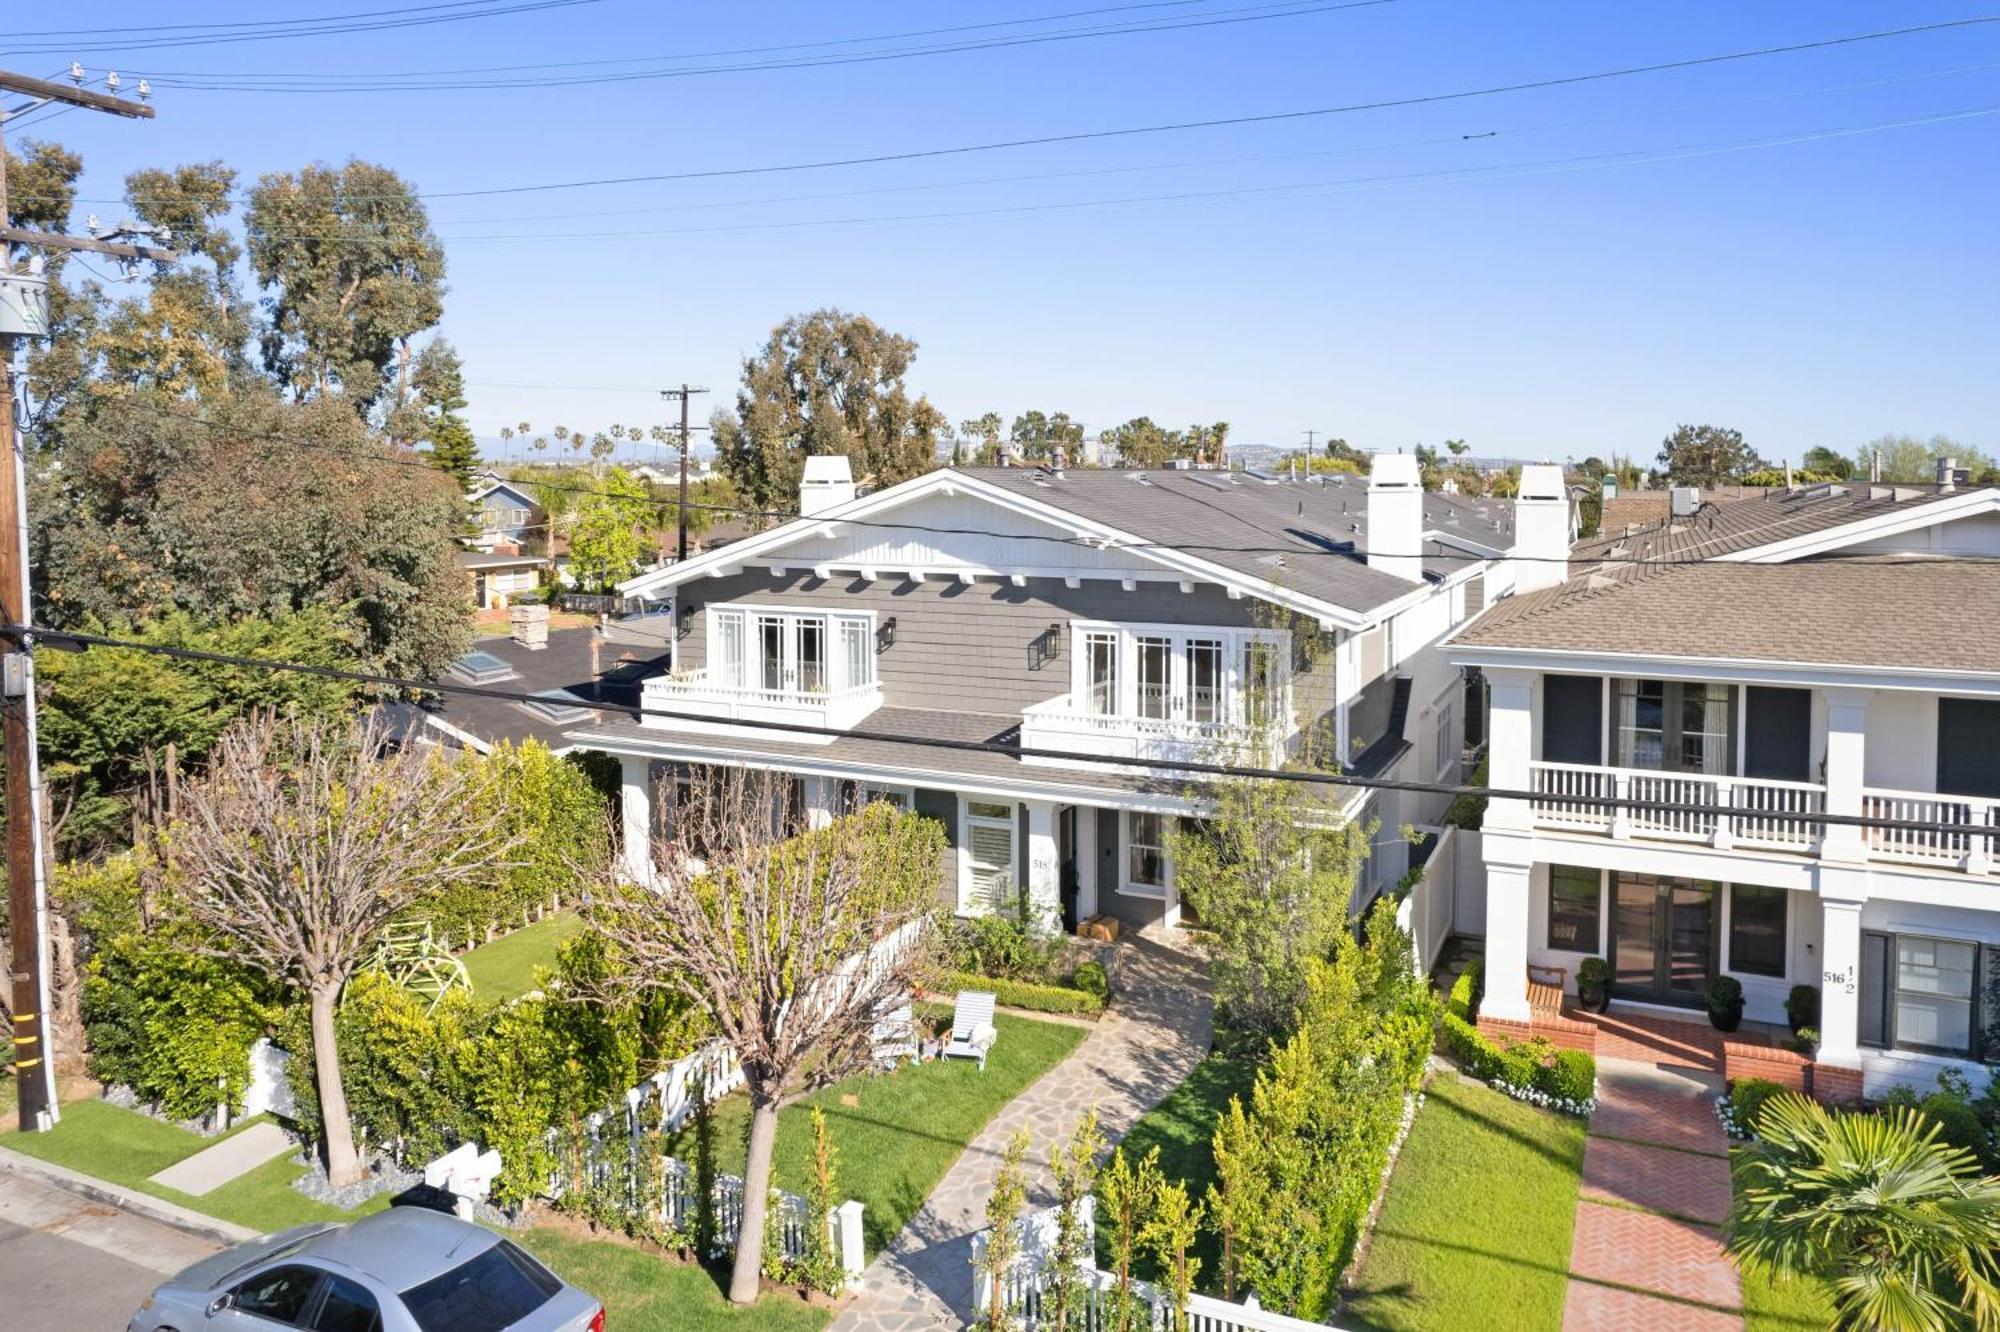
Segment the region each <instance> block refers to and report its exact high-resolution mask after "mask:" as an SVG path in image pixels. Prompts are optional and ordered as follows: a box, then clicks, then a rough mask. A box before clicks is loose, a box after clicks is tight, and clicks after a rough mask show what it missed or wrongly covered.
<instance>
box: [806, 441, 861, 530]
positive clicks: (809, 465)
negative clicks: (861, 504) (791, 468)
mask: <svg viewBox="0 0 2000 1332" xmlns="http://www.w3.org/2000/svg"><path fill="white" fill-rule="evenodd" d="M853 498H854V473H853V472H852V471H851V470H850V469H849V468H848V465H847V455H846V454H844V453H815V454H813V455H812V456H811V457H809V458H807V459H806V473H805V475H804V476H803V477H801V478H800V479H799V513H800V514H801V515H803V516H804V517H807V518H810V517H812V516H813V515H814V514H816V513H825V512H826V511H827V510H828V509H831V508H833V507H834V506H836V505H840V504H845V503H847V502H848V501H849V500H851V499H853Z"/></svg>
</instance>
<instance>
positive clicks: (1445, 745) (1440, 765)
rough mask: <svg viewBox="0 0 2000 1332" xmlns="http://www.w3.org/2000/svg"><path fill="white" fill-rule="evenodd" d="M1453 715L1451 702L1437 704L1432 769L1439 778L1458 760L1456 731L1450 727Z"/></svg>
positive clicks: (1447, 772) (1448, 771)
mask: <svg viewBox="0 0 2000 1332" xmlns="http://www.w3.org/2000/svg"><path fill="white" fill-rule="evenodd" d="M1454 715H1455V714H1454V713H1453V711H1452V707H1451V704H1449V703H1440V704H1438V708H1437V727H1436V731H1435V741H1434V745H1435V749H1434V751H1433V752H1434V754H1435V760H1434V761H1435V763H1436V767H1435V769H1434V771H1435V772H1436V773H1437V775H1438V776H1439V777H1440V778H1442V777H1444V776H1446V775H1447V774H1449V773H1450V772H1451V770H1452V767H1453V765H1455V764H1456V763H1457V762H1458V733H1457V731H1456V730H1454V729H1453V727H1452V720H1453V717H1454Z"/></svg>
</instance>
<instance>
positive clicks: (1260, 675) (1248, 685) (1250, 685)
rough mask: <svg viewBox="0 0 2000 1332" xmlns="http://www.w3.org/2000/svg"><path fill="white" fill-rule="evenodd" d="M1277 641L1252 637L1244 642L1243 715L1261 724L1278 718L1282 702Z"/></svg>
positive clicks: (1251, 722) (1258, 724) (1254, 724)
mask: <svg viewBox="0 0 2000 1332" xmlns="http://www.w3.org/2000/svg"><path fill="white" fill-rule="evenodd" d="M1281 661H1282V659H1281V658H1280V657H1279V656H1278V645H1277V644H1276V643H1271V642H1266V641H1264V640H1262V639H1256V638H1252V639H1249V640H1248V641H1246V642H1245V643H1244V644H1243V719H1244V721H1245V722H1247V723H1248V724H1249V725H1251V726H1264V725H1268V724H1269V723H1271V722H1274V721H1276V720H1277V719H1278V710H1279V708H1280V706H1281V705H1282V704H1283V702H1284V677H1283V676H1282V674H1281V673H1280V668H1281Z"/></svg>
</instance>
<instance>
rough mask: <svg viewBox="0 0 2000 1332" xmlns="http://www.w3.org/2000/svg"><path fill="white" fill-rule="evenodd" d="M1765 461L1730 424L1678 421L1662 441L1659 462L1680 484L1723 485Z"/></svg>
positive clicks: (1742, 475)
mask: <svg viewBox="0 0 2000 1332" xmlns="http://www.w3.org/2000/svg"><path fill="white" fill-rule="evenodd" d="M1763 465H1764V464H1763V460H1762V459H1760V458H1759V457H1758V456H1757V451H1756V450H1755V449H1753V448H1751V447H1750V446H1749V445H1748V444H1746V443H1744V442H1743V433H1742V432H1741V431H1739V430H1731V429H1729V428H1728V427H1727V426H1715V425H1679V426H1675V427H1674V430H1673V433H1672V434H1670V435H1668V436H1667V437H1666V438H1665V439H1663V440H1661V441H1660V466H1661V467H1662V468H1663V469H1664V470H1665V471H1666V473H1667V475H1668V477H1670V478H1671V479H1672V480H1674V481H1675V482H1677V483H1678V484H1681V485H1687V486H1716V485H1722V484H1724V483H1726V482H1731V481H1738V480H1741V479H1742V478H1743V477H1744V475H1746V474H1747V473H1750V472H1754V471H1756V470H1757V469H1758V468H1759V467H1762V466H1763Z"/></svg>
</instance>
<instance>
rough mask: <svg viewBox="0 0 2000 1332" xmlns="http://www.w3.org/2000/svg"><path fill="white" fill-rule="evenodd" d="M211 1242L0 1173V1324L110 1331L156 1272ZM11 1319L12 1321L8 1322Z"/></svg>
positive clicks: (204, 1252)
mask: <svg viewBox="0 0 2000 1332" xmlns="http://www.w3.org/2000/svg"><path fill="white" fill-rule="evenodd" d="M217 1247H218V1246H217V1245H214V1244H211V1243H210V1242H208V1241H207V1240H201V1239H196V1238H194V1237H193V1236H191V1235H187V1234H183V1233H182V1232H181V1231H178V1230H175V1229H173V1228H171V1227H169V1226H163V1225H161V1224H160V1223H159V1222H157V1221H150V1220H147V1219H146V1218H145V1217H141V1216H134V1215H132V1214H131V1213H129V1212H122V1211H119V1210H118V1209H117V1208H115V1207H111V1206H107V1205H106V1204H104V1203H99V1202H92V1201H91V1200H90V1199H88V1198H83V1197H80V1196H78V1195H77V1194H74V1193H70V1192H68V1191H66V1190H64V1189H59V1188H56V1187H54V1186H52V1185H48V1184H44V1183H42V1182H41V1181H40V1180H36V1179H31V1178H29V1177H28V1176H25V1175H22V1174H20V1173H18V1172H15V1171H0V1291H4V1292H6V1301H7V1310H8V1312H7V1315H6V1318H5V1319H4V1320H0V1321H5V1322H6V1323H7V1324H8V1326H11V1327H20V1328H22V1329H23V1332H26V1329H29V1328H50V1329H54V1328H62V1329H65V1332H68V1329H72V1328H73V1329H76V1332H97V1330H98V1329H105V1330H106V1332H118V1330H119V1329H121V1328H123V1327H124V1326H125V1324H126V1322H127V1321H128V1320H129V1319H130V1318H131V1317H132V1312H133V1310H135V1309H137V1308H138V1307H139V1301H141V1300H143V1299H145V1298H146V1295H147V1293H148V1292H149V1291H151V1290H152V1289H153V1287H154V1286H157V1285H158V1284H159V1283H160V1279H161V1278H162V1277H166V1276H170V1275H172V1274H173V1273H175V1272H178V1271H180V1270H181V1269H182V1268H183V1267H186V1266H187V1265H188V1264H189V1263H192V1262H194V1261H195V1260H196V1259H199V1258H205V1257H207V1256H208V1255H209V1254H211V1253H214V1252H215V1251H216V1249H217ZM17 1317H18V1318H19V1319H20V1320H21V1321H20V1322H18V1323H16V1322H14V1321H13V1320H14V1319H15V1318H17Z"/></svg>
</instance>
